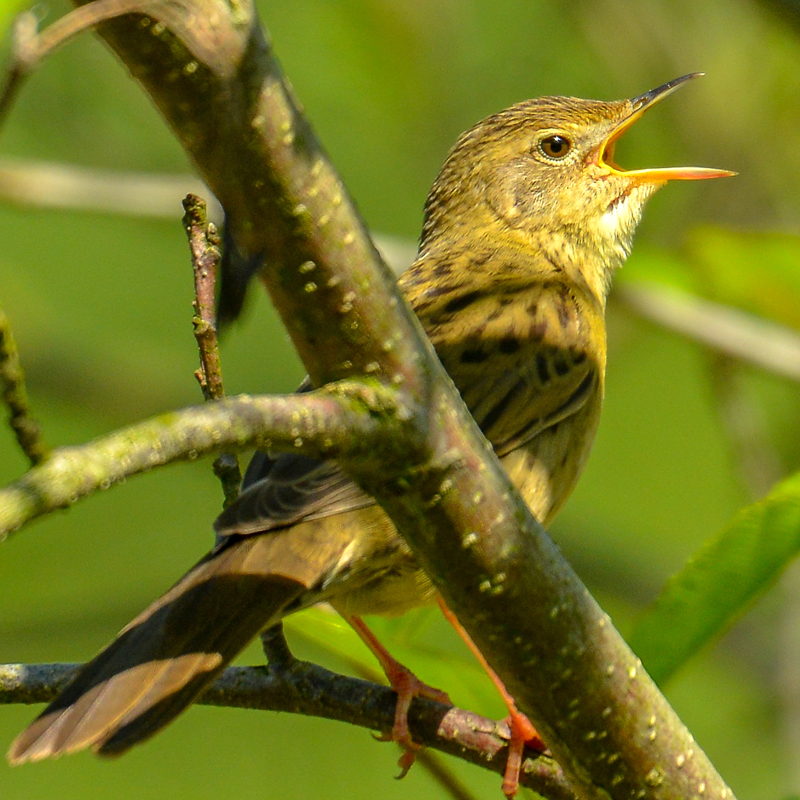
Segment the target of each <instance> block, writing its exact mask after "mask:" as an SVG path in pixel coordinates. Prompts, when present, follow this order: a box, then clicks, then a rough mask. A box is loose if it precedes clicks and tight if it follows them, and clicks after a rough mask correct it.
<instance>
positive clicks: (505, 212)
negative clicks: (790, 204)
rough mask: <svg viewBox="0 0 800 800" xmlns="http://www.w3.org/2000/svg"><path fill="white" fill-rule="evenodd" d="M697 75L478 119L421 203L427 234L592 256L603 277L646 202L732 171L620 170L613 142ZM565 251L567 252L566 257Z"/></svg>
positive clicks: (624, 248)
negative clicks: (482, 235) (542, 245)
mask: <svg viewBox="0 0 800 800" xmlns="http://www.w3.org/2000/svg"><path fill="white" fill-rule="evenodd" d="M699 74H700V73H693V74H691V75H685V76H683V77H682V78H677V79H676V80H674V81H670V82H669V83H666V84H664V85H663V86H659V87H658V88H657V89H653V90H652V91H650V92H646V93H645V94H643V95H640V96H638V97H635V98H633V99H632V100H619V101H616V102H600V101H596V100H581V99H578V98H574V97H541V98H538V99H536V100H528V101H526V102H523V103H519V104H517V105H515V106H512V107H511V108H508V109H506V110H505V111H501V112H500V113H498V114H495V115H493V116H491V117H488V118H486V119H485V120H483V121H481V122H479V123H478V124H477V125H476V126H475V127H473V128H471V129H470V130H468V131H467V132H466V133H464V134H463V135H462V136H461V137H460V138H459V140H458V142H456V144H455V146H454V147H453V149H452V150H451V151H450V154H449V155H448V158H447V160H446V161H445V164H444V166H443V167H442V170H441V173H440V175H439V177H438V178H437V180H436V182H435V184H434V186H433V189H432V190H431V194H430V196H429V198H428V202H427V203H426V207H425V217H426V219H425V227H424V229H423V236H422V246H423V248H424V247H425V244H426V238H428V237H430V236H431V234H433V233H435V234H437V235H438V234H442V233H446V231H447V229H448V228H450V227H451V226H454V229H453V230H451V235H452V234H456V232H457V231H458V229H461V230H462V231H470V230H471V231H473V232H474V231H475V230H478V231H479V230H480V227H481V225H482V224H483V225H487V223H488V226H491V227H494V228H495V230H494V231H493V233H492V235H494V236H497V235H498V230H497V226H496V225H495V222H496V223H497V224H499V225H500V227H501V229H505V230H506V231H507V235H509V236H516V235H517V234H520V235H522V236H523V237H525V236H526V235H532V236H533V237H534V239H535V240H536V241H539V242H541V240H542V238H543V237H550V238H551V239H552V241H554V242H555V245H554V246H557V247H564V248H567V249H569V248H573V249H574V250H576V251H577V250H581V251H585V250H587V249H588V250H589V251H590V252H594V253H596V254H597V255H598V256H599V258H600V260H601V261H602V262H603V263H604V265H605V266H606V268H607V269H608V271H609V272H610V271H611V270H612V269H613V268H614V267H616V266H618V265H619V264H620V263H621V262H622V261H623V260H624V259H625V257H626V256H627V255H628V252H629V251H630V247H631V243H632V239H633V233H634V230H635V228H636V225H637V223H638V222H639V219H640V217H641V213H642V209H643V207H644V204H645V202H646V201H647V199H648V198H649V197H650V196H651V195H652V194H653V193H654V192H655V191H656V190H657V189H659V188H660V187H661V186H663V185H664V184H665V183H666V182H667V181H670V180H700V179H705V178H719V177H723V176H727V175H733V174H734V173H732V172H728V171H726V170H718V169H710V168H706V167H668V168H656V169H637V170H630V171H628V170H624V169H622V168H621V167H620V166H618V165H617V164H616V163H615V162H614V146H615V144H616V142H617V140H618V139H619V137H620V136H621V135H622V134H623V133H624V132H625V131H626V130H627V129H628V128H629V127H630V126H631V125H632V124H633V123H634V122H635V121H636V120H637V119H639V117H641V116H642V115H643V114H644V112H645V111H646V110H647V109H649V108H651V107H652V106H653V105H654V104H655V103H657V102H659V101H660V100H662V99H664V98H665V97H667V95H669V94H671V93H672V92H673V91H675V90H676V89H677V88H678V87H679V86H681V85H683V84H684V83H685V82H686V81H688V80H690V79H691V78H694V77H697V76H698V75H699ZM566 255H568V254H566Z"/></svg>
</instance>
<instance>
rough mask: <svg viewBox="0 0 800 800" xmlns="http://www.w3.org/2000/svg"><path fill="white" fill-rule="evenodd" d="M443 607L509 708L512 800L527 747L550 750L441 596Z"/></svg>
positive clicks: (507, 785)
mask: <svg viewBox="0 0 800 800" xmlns="http://www.w3.org/2000/svg"><path fill="white" fill-rule="evenodd" d="M439 606H440V607H441V609H442V613H443V614H444V616H445V619H446V620H447V621H448V622H449V623H450V624H451V625H452V626H453V627H454V628H455V629H456V631H457V632H458V635H459V636H460V637H461V638H462V639H463V640H464V641H465V642H466V643H467V647H469V649H470V650H471V651H472V653H473V655H474V656H475V658H477V659H478V663H479V664H480V665H481V666H482V667H483V668H484V670H485V671H486V674H487V675H488V676H489V677H490V678H491V680H492V683H493V684H494V685H495V686H496V687H497V691H498V692H500V696H501V697H502V698H503V702H505V704H506V707H507V708H508V717H507V720H508V725H509V728H510V729H511V735H510V737H509V740H508V760H507V761H506V769H505V772H504V773H503V794H504V795H505V796H506V797H508V798H509V800H510V798H512V797H513V796H514V795H515V794H516V793H517V790H518V789H519V772H520V769H521V768H522V752H523V750H524V749H525V746H526V745H527V746H528V747H531V748H532V749H534V750H538V751H539V752H544V751H545V750H546V749H547V747H546V745H545V743H544V742H543V741H542V740H541V738H540V736H539V734H538V733H537V732H536V728H534V727H533V725H532V724H531V721H530V720H529V719H528V718H527V717H526V716H525V715H524V714H523V713H522V712H521V711H520V710H519V709H518V708H517V704H516V702H515V701H514V698H513V697H512V696H511V695H510V694H509V693H508V689H506V687H505V685H504V684H503V681H501V680H500V676H499V675H498V674H497V673H496V672H495V671H494V670H493V669H492V668H491V667H490V666H489V662H488V661H487V660H486V659H485V658H484V656H483V653H481V651H480V650H479V649H478V647H477V645H476V644H475V642H473V641H472V637H471V636H470V635H469V634H468V633H467V632H466V631H465V630H464V628H463V626H462V625H461V623H460V622H459V621H458V619H456V615H455V614H454V613H453V612H452V611H451V610H450V609H449V608H448V607H447V606H446V605H445V602H444V600H443V599H442V598H441V596H439Z"/></svg>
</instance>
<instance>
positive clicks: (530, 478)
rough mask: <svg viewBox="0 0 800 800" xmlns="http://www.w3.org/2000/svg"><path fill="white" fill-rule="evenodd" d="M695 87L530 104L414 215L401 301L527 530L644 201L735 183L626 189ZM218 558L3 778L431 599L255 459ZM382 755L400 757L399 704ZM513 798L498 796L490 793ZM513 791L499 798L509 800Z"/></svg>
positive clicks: (128, 641) (546, 497) (307, 465)
mask: <svg viewBox="0 0 800 800" xmlns="http://www.w3.org/2000/svg"><path fill="white" fill-rule="evenodd" d="M692 77H695V76H694V75H686V76H684V77H682V78H678V79H677V80H674V81H672V82H670V83H667V84H665V85H664V86H661V87H659V88H658V89H654V90H653V91H651V92H647V93H646V94H643V95H641V96H639V97H636V98H634V99H633V100H621V101H617V102H608V103H606V102H597V101H592V100H579V99H576V98H570V97H543V98H540V99H537V100H530V101H527V102H524V103H520V104H519V105H516V106H513V107H512V108H509V109H507V110H505V111H501V112H500V113H499V114H495V115H494V116H491V117H489V118H487V119H485V120H483V121H482V122H479V123H478V124H477V125H476V126H475V127H474V128H472V129H471V130H469V131H467V132H466V133H465V134H463V135H462V136H461V138H460V139H459V140H458V142H457V143H456V145H455V146H454V147H453V149H452V150H451V152H450V154H449V155H448V157H447V160H446V161H445V164H444V166H443V168H442V171H441V173H440V174H439V176H438V178H437V179H436V182H435V183H434V185H433V188H432V190H431V193H430V195H429V197H428V200H427V203H426V205H425V221H424V226H423V230H422V237H421V242H420V248H419V255H418V257H417V260H416V262H415V263H414V265H413V266H412V267H411V269H410V270H409V271H408V272H407V273H406V274H405V275H403V276H402V278H401V279H400V286H401V287H402V290H403V292H404V293H405V295H406V297H407V298H408V299H409V301H410V302H411V305H412V306H413V308H414V310H415V311H416V313H417V314H418V315H419V317H420V319H421V320H422V323H423V325H424V326H425V330H426V331H427V333H428V336H429V337H430V338H431V340H432V342H433V344H434V345H435V347H436V351H437V353H438V355H439V358H440V359H441V360H442V363H443V364H444V366H445V368H446V369H447V371H448V372H449V373H450V375H451V376H452V378H453V380H454V382H455V384H456V386H457V387H458V389H459V391H460V392H461V394H462V396H463V398H464V400H465V401H466V403H467V405H468V406H469V408H470V410H471V411H472V414H473V415H474V417H475V419H476V420H477V422H478V423H479V425H480V426H481V428H482V430H483V432H484V434H485V435H486V436H487V438H488V439H489V440H490V441H491V443H492V444H493V446H494V448H495V451H496V452H497V454H498V456H499V457H500V458H501V459H502V462H503V465H504V467H505V468H506V470H508V473H509V475H510V476H511V478H512V479H513V480H514V482H515V483H516V485H517V486H518V487H519V489H520V490H521V492H522V494H523V495H524V497H525V499H526V501H527V503H528V504H529V506H530V508H531V510H532V511H533V513H534V514H535V515H536V517H537V518H538V519H539V520H540V521H541V522H542V523H543V524H544V525H547V524H549V522H550V521H551V520H552V519H553V516H554V515H555V514H556V512H557V511H558V509H559V508H561V506H562V504H563V503H564V501H565V500H566V499H567V497H568V495H569V494H570V492H571V491H572V489H573V487H574V485H575V482H576V481H577V479H578V476H579V475H580V473H581V470H582V469H583V467H584V465H585V463H586V459H587V457H588V455H589V450H590V448H591V445H592V441H593V439H594V435H595V430H596V428H597V424H598V420H599V415H600V406H601V402H602V398H603V384H604V373H605V364H606V334H605V320H604V311H605V304H606V295H607V293H608V289H609V284H610V281H611V275H612V273H613V271H614V270H615V269H616V268H617V267H619V266H620V265H621V264H622V262H623V261H624V260H625V258H626V257H627V255H628V253H629V251H630V248H631V243H632V239H633V233H634V229H635V228H636V225H637V223H638V222H639V218H640V215H641V212H642V209H643V207H644V204H645V202H646V201H647V199H648V198H649V197H650V196H651V195H652V194H653V193H654V192H655V191H656V190H657V189H658V188H659V187H661V186H662V185H663V184H664V183H665V182H667V181H669V180H694V179H701V178H716V177H721V176H725V175H731V174H733V173H729V172H725V171H722V170H714V169H704V168H698V167H685V168H671V169H644V170H636V171H625V170H623V169H621V168H620V167H618V166H617V165H616V164H615V163H614V161H613V151H614V144H615V142H616V140H617V139H618V138H619V136H620V135H621V134H622V133H623V132H624V131H625V130H627V129H628V128H629V127H630V125H632V124H633V123H634V122H635V121H636V120H637V119H638V118H639V117H640V116H641V115H642V114H643V113H644V112H645V110H647V109H648V108H650V107H651V106H652V105H653V104H654V103H656V102H658V101H659V100H661V99H662V98H664V97H666V96H667V95H668V94H670V93H671V92H672V91H673V90H674V89H676V88H677V87H678V86H680V85H681V84H683V83H684V82H685V81H687V80H688V79H690V78H692ZM215 527H216V530H217V534H218V541H217V544H216V546H215V547H214V549H213V550H212V551H211V552H210V553H209V554H208V555H206V556H205V557H204V558H203V559H202V560H201V561H200V562H198V564H197V565H196V566H194V567H193V568H192V569H191V570H190V571H189V572H188V573H187V574H186V575H185V576H184V577H183V578H181V580H179V581H178V583H176V584H175V586H173V587H172V589H170V590H169V591H168V592H167V593H166V594H165V595H164V596H163V597H161V598H160V599H159V600H157V601H156V602H155V603H153V605H151V606H150V607H149V608H148V609H146V610H145V611H144V612H142V614H140V615H139V616H138V617H137V618H136V619H134V620H133V622H131V623H130V624H129V625H128V626H127V627H126V628H124V629H123V631H122V632H121V633H120V634H119V636H118V637H117V638H116V639H115V640H114V641H113V642H112V643H111V644H110V645H109V646H108V647H107V648H106V649H105V650H103V651H102V652H101V653H100V654H99V655H98V656H96V657H95V658H94V659H93V660H92V661H90V662H89V663H88V664H86V665H85V666H84V667H83V668H82V669H81V671H80V672H79V673H78V675H77V676H76V678H75V679H74V681H73V682H72V683H71V684H70V685H69V686H68V687H67V688H66V689H64V691H63V692H62V693H61V695H60V696H59V697H58V698H56V700H54V701H53V702H52V703H51V704H50V705H49V706H48V707H47V708H46V709H45V711H44V712H43V713H42V715H41V716H40V717H39V718H38V719H36V720H35V721H34V722H33V723H32V724H31V725H30V727H29V728H27V730H25V731H24V732H23V733H22V734H21V735H20V736H19V737H18V738H17V739H16V741H15V742H14V743H13V745H12V747H11V750H10V752H9V760H10V761H11V763H13V764H19V763H22V762H25V761H36V760H39V759H42V758H47V757H50V756H58V755H61V754H63V753H71V752H74V751H76V750H80V749H82V748H84V747H88V746H91V747H93V748H94V750H95V751H97V752H98V753H100V754H102V755H117V754H119V753H122V752H124V751H125V750H127V749H128V748H129V747H131V746H132V745H134V744H136V743H138V742H140V741H143V740H144V739H147V738H148V737H149V736H151V735H152V734H154V733H156V732H157V731H158V730H159V729H161V728H162V727H164V726H165V725H166V724H167V723H169V722H170V721H171V720H172V719H173V718H174V717H175V716H177V715H178V714H179V713H180V712H181V711H183V710H184V709H185V708H186V707H187V706H188V705H190V704H191V703H192V702H193V701H194V700H195V699H196V698H197V696H198V695H199V694H200V693H201V692H202V691H203V690H204V689H205V688H206V687H207V686H208V685H209V684H211V683H212V682H213V681H214V679H215V678H216V677H217V676H218V675H219V673H220V671H221V670H222V669H223V668H224V667H225V666H226V664H228V663H229V662H230V661H231V659H233V658H234V657H235V656H236V655H237V654H238V653H239V652H240V651H241V650H242V649H243V648H244V647H245V646H246V645H247V644H248V643H249V642H250V640H251V639H253V638H254V637H255V636H256V635H258V634H259V632H261V631H264V630H266V629H269V628H270V627H272V626H275V625H277V624H278V623H279V622H280V621H281V619H282V618H283V617H285V616H286V615H288V614H290V613H293V612H295V611H297V610H299V609H302V608H305V607H308V606H310V605H313V604H314V603H319V602H321V601H328V602H330V603H331V604H332V605H333V606H334V607H335V608H336V609H337V610H338V611H339V613H341V614H342V615H343V616H344V617H345V618H347V619H349V620H351V621H353V623H354V625H355V626H356V628H357V630H359V631H360V632H361V633H362V635H363V636H364V637H365V638H366V640H367V641H368V643H369V645H370V647H372V649H373V650H374V651H375V652H376V653H377V654H378V655H379V658H380V659H381V662H382V664H383V665H384V667H385V668H386V671H387V674H389V676H390V680H392V682H393V685H398V684H403V682H404V681H405V679H406V678H407V677H408V676H407V674H406V673H403V672H402V671H401V672H399V673H398V672H396V671H395V667H394V665H393V664H392V662H391V661H390V657H388V656H387V655H386V654H385V651H382V649H381V648H380V646H379V645H377V644H376V643H375V642H374V641H373V640H370V637H369V633H368V632H367V631H366V629H365V628H364V626H363V623H362V622H361V621H360V617H361V615H364V614H399V613H403V612H404V611H406V610H407V609H410V608H412V607H414V606H419V605H422V604H424V603H427V602H429V601H431V600H432V599H433V598H434V596H435V592H434V589H433V587H432V585H431V583H430V581H429V580H428V578H427V577H426V575H425V574H424V573H423V572H422V571H421V570H420V569H419V567H418V566H417V565H416V563H415V561H414V559H413V557H412V555H411V553H410V551H409V550H408V548H407V547H406V545H405V542H404V541H403V539H402V538H401V537H400V536H399V535H398V534H397V532H396V530H395V529H394V527H393V525H392V523H391V522H390V520H389V519H388V517H387V516H386V515H385V514H384V512H383V511H382V509H381V508H380V507H379V506H377V505H376V504H375V502H374V500H372V499H371V498H370V497H369V496H367V495H366V494H364V493H363V492H362V491H361V490H360V489H359V488H358V487H357V486H356V485H355V484H354V483H353V482H352V481H351V480H350V479H349V478H348V477H347V476H346V475H345V474H344V473H343V472H342V471H341V470H340V469H339V467H338V466H337V465H336V464H335V463H332V462H326V463H322V462H318V461H314V460H313V459H309V458H304V457H298V456H294V455H282V456H280V457H278V458H277V459H275V460H273V459H271V458H269V457H268V456H266V455H263V454H260V455H257V456H256V457H255V458H254V460H253V462H252V463H251V465H250V468H249V470H248V474H247V476H246V478H245V488H244V491H243V493H242V495H241V497H240V498H239V499H238V501H236V502H235V503H234V504H233V505H231V506H230V507H229V508H228V509H227V510H226V511H225V512H223V514H222V515H221V516H220V517H219V519H218V520H217V522H216V525H215ZM399 688H400V691H399V693H400V694H402V697H401V698H400V699H399V700H398V717H397V720H396V725H395V736H396V738H398V739H400V740H402V741H403V742H405V743H406V744H408V745H410V737H409V736H408V729H407V727H405V716H404V709H407V707H408V702H410V698H411V696H413V694H415V693H418V692H419V691H422V692H423V693H425V692H426V691H433V692H434V694H435V690H428V689H427V687H424V686H423V687H420V686H419V685H418V684H414V683H413V680H412V681H411V686H410V687H409V686H408V685H405V686H400V687H399ZM506 788H507V789H509V786H507V787H506ZM513 788H514V787H511V789H512V790H513Z"/></svg>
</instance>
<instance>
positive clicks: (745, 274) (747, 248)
mask: <svg viewBox="0 0 800 800" xmlns="http://www.w3.org/2000/svg"><path fill="white" fill-rule="evenodd" d="M688 253H689V257H690V259H691V261H692V263H693V265H694V268H695V272H696V275H697V288H698V289H699V291H700V292H701V293H703V294H704V295H706V296H708V297H710V298H711V299H713V300H717V301H719V302H722V303H728V304H729V305H733V306H736V307H738V308H743V309H745V310H747V311H752V312H753V313H756V314H760V315H761V316H764V317H768V318H769V319H773V320H775V321H776V322H782V323H783V324H785V325H789V326H791V327H793V328H800V236H793V235H791V234H782V233H755V232H742V231H729V230H722V229H719V228H709V227H703V228H698V229H696V230H695V231H693V233H692V235H691V238H690V240H689V248H688Z"/></svg>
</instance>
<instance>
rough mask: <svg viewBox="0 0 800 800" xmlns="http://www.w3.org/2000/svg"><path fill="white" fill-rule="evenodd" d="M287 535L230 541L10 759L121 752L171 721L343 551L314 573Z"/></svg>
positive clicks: (121, 639) (55, 707)
mask: <svg viewBox="0 0 800 800" xmlns="http://www.w3.org/2000/svg"><path fill="white" fill-rule="evenodd" d="M296 530H297V529H295V531H296ZM284 533H286V534H288V533H290V531H285V532H275V533H272V534H267V535H259V536H246V537H242V538H240V539H238V540H234V541H229V542H228V543H227V544H226V545H224V546H222V547H221V548H220V549H219V550H215V551H212V552H211V553H210V554H209V555H207V556H206V557H205V558H204V559H202V560H201V561H200V562H199V563H198V564H197V565H196V566H195V567H194V568H193V569H192V570H190V571H189V572H188V573H187V574H186V575H185V576H184V577H183V578H182V579H181V580H180V581H178V583H176V584H175V585H174V586H173V587H172V589H170V590H169V591H168V592H167V593H166V594H165V595H164V596H163V597H161V598H160V599H159V600H157V601H156V602H155V603H153V604H152V605H151V606H150V607H149V608H147V609H146V610H145V611H144V612H143V613H141V614H140V615H139V616H138V617H137V618H136V619H134V620H133V622H131V623H130V624H129V625H127V626H126V627H125V628H124V629H123V630H122V631H121V632H120V634H119V636H118V637H117V638H116V639H115V640H114V641H113V642H112V643H111V644H110V645H109V646H108V647H107V648H106V649H105V650H103V651H102V652H101V653H100V654H99V655H97V656H96V657H95V658H94V659H93V660H92V661H90V662H89V663H87V664H86V665H85V666H84V667H83V668H82V669H81V670H80V671H79V673H78V674H77V676H76V677H75V678H74V680H73V681H72V682H71V683H70V684H69V685H68V686H67V687H66V688H65V689H64V691H63V692H62V693H61V694H60V695H59V696H58V697H57V698H56V699H55V700H54V701H53V702H52V703H51V704H50V705H49V706H48V707H47V708H46V709H45V710H44V711H43V712H42V714H41V715H40V716H39V717H38V718H37V719H36V720H34V721H33V723H31V725H30V726H29V727H28V728H27V729H26V730H25V731H23V732H22V733H21V734H20V735H19V736H18V737H17V739H16V740H15V741H14V743H13V744H12V746H11V749H10V751H9V753H8V758H9V761H10V762H11V763H12V764H20V763H24V762H26V761H38V760H40V759H43V758H48V757H55V756H60V755H62V754H65V753H72V752H75V751H77V750H81V749H83V748H85V747H89V746H91V747H92V748H93V749H94V750H95V751H96V752H97V753H99V754H101V755H109V756H110V755H118V754H120V753H123V752H125V751H126V750H127V749H128V748H130V747H131V746H133V745H134V744H137V743H138V742H141V741H143V740H145V739H147V738H149V737H150V736H152V735H153V734H154V733H156V732H157V731H159V730H160V729H161V728H163V727H164V726H165V725H167V724H168V723H169V722H171V721H172V720H173V719H174V718H175V717H176V716H178V714H180V713H181V712H182V711H183V710H184V709H185V708H186V707H187V706H189V705H190V704H191V703H192V702H193V701H194V700H195V698H197V696H198V695H199V694H200V693H201V692H202V691H203V690H204V689H205V688H206V687H207V686H209V685H210V684H211V683H213V681H214V680H215V679H216V677H217V676H218V675H219V673H220V672H221V671H222V670H223V669H224V667H225V666H226V665H227V664H228V663H229V662H230V661H231V660H232V659H233V658H235V657H236V655H237V654H238V653H239V652H241V650H243V649H244V647H245V646H246V645H247V644H248V643H249V642H250V641H251V640H252V639H253V638H254V637H255V636H256V635H257V634H258V633H259V632H260V631H261V630H262V629H264V628H266V627H269V626H270V625H273V624H275V623H277V622H278V621H279V620H280V619H281V618H282V616H283V615H284V611H285V610H286V609H287V607H288V606H290V605H291V604H292V603H294V602H295V601H296V600H298V598H300V597H301V595H303V594H304V593H305V592H306V591H307V590H308V589H310V588H311V587H312V585H313V584H314V583H315V582H316V581H318V579H319V576H320V566H321V565H327V564H331V563H333V562H335V559H336V558H337V557H338V555H339V554H338V553H335V552H331V553H330V554H324V556H329V557H320V556H323V554H321V553H319V551H317V553H316V555H317V558H316V559H314V561H315V562H316V565H317V567H316V570H315V574H314V575H312V574H310V573H309V570H308V569H307V567H306V566H304V565H303V563H302V559H299V558H298V557H297V556H296V555H292V551H293V552H294V553H297V552H298V551H297V548H295V547H292V548H289V551H290V552H288V553H287V549H286V548H285V547H283V548H282V547H281V542H280V540H281V538H282V536H283V535H284ZM293 533H294V532H293ZM295 544H297V543H295ZM301 544H302V543H301ZM314 544H316V545H317V546H319V542H318V541H317V542H315V543H314ZM331 547H332V549H333V546H332V545H331ZM301 549H302V548H301ZM276 556H277V561H278V562H281V561H282V562H283V563H276Z"/></svg>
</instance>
